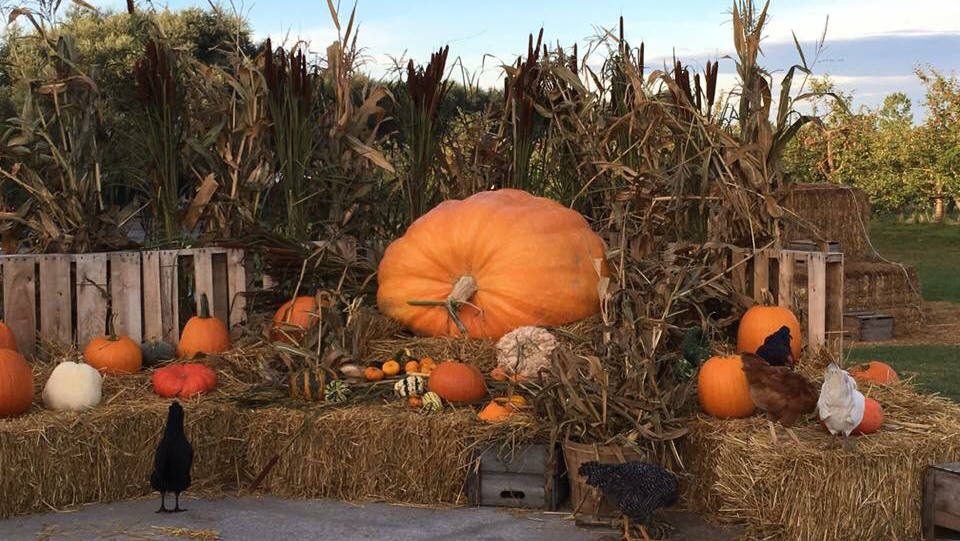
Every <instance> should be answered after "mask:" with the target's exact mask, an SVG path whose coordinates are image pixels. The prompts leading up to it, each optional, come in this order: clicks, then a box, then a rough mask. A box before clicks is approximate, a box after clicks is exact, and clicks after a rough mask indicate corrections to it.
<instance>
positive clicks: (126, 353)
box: [83, 334, 143, 374]
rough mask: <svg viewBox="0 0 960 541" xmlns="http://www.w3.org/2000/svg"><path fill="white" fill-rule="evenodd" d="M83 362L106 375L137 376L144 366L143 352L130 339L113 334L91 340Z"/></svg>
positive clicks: (85, 349)
mask: <svg viewBox="0 0 960 541" xmlns="http://www.w3.org/2000/svg"><path fill="white" fill-rule="evenodd" d="M83 360H84V362H86V363H87V364H89V365H90V366H92V367H94V368H96V369H97V370H99V371H100V372H103V373H104V374H135V373H136V372H137V371H139V370H140V367H141V366H143V352H142V351H140V346H139V345H138V344H137V343H136V342H134V341H133V340H132V339H131V338H130V337H128V336H118V335H112V334H111V335H104V336H98V337H96V338H94V339H92V340H90V342H88V343H87V346H86V347H85V348H83Z"/></svg>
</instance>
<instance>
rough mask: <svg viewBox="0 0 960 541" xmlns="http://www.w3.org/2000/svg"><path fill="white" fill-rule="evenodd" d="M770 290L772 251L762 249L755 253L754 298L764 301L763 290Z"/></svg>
mask: <svg viewBox="0 0 960 541" xmlns="http://www.w3.org/2000/svg"><path fill="white" fill-rule="evenodd" d="M764 291H767V292H769V293H772V291H770V253H769V252H767V251H766V250H760V251H758V252H754V253H753V299H754V300H756V301H757V302H763V300H764V294H763V292H764Z"/></svg>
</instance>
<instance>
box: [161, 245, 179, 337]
mask: <svg viewBox="0 0 960 541" xmlns="http://www.w3.org/2000/svg"><path fill="white" fill-rule="evenodd" d="M178 254H179V251H178V250H163V251H161V252H160V312H161V322H162V323H161V324H162V325H163V339H164V340H166V341H167V342H169V343H171V344H176V343H177V342H179V341H180V302H179V301H180V292H179V291H178V286H179V280H180V269H179V267H178V266H177V259H178Z"/></svg>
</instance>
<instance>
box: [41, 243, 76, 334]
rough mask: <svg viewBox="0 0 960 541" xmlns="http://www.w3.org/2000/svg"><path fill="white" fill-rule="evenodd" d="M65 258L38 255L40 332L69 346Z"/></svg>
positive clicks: (67, 260) (67, 258)
mask: <svg viewBox="0 0 960 541" xmlns="http://www.w3.org/2000/svg"><path fill="white" fill-rule="evenodd" d="M70 260H71V257H70V256H69V255H43V256H40V333H41V334H42V335H44V336H45V337H46V338H50V339H53V340H57V341H59V342H60V343H62V344H73V340H74V336H73V321H72V318H71V314H70V306H71V301H72V298H73V295H72V291H73V284H71V283H70Z"/></svg>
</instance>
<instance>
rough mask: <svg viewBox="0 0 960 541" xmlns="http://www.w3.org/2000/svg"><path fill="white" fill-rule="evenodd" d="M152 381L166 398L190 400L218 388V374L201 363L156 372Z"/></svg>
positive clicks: (159, 393)
mask: <svg viewBox="0 0 960 541" xmlns="http://www.w3.org/2000/svg"><path fill="white" fill-rule="evenodd" d="M151 381H152V383H153V390H154V392H156V393H157V394H158V395H160V396H162V397H164V398H174V397H180V398H188V397H191V396H196V395H198V394H202V393H205V392H207V391H209V390H211V389H213V388H214V387H216V385H217V373H216V372H214V371H213V370H211V369H210V368H209V367H207V366H204V365H202V364H200V363H186V364H174V365H170V366H165V367H163V368H160V369H159V370H157V371H156V372H154V373H153V377H152V378H151Z"/></svg>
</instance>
